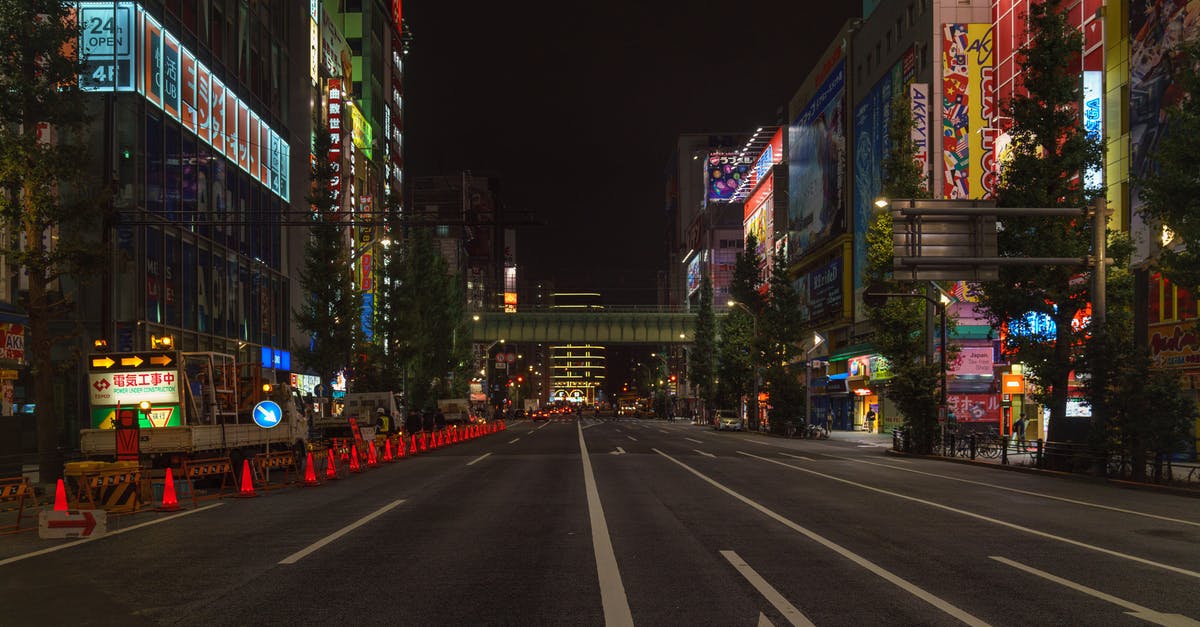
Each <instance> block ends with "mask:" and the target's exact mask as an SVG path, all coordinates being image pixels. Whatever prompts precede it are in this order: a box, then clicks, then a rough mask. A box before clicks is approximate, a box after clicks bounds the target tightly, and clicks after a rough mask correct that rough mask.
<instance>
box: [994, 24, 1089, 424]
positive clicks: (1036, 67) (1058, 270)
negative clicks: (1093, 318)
mask: <svg viewBox="0 0 1200 627" xmlns="http://www.w3.org/2000/svg"><path fill="white" fill-rule="evenodd" d="M1062 4H1063V1H1062V0H1045V1H1044V2H1041V3H1038V4H1031V5H1030V7H1029V14H1028V16H1027V23H1028V31H1029V40H1028V43H1026V44H1025V45H1024V46H1023V47H1022V48H1021V50H1020V53H1019V55H1018V59H1019V63H1020V67H1021V76H1022V78H1023V84H1024V92H1023V93H1018V95H1016V96H1013V98H1012V101H1011V102H1010V103H1008V106H1007V111H1008V113H1009V114H1010V115H1011V117H1012V126H1011V127H1010V128H1009V135H1010V136H1011V137H1012V144H1011V152H1010V155H1011V156H1010V157H1009V159H1008V161H1007V162H1006V164H1005V165H1004V167H1003V169H1002V171H1001V177H1000V182H999V185H998V187H997V191H996V202H997V205H999V206H1001V207H1083V206H1084V205H1086V204H1087V202H1088V201H1089V200H1090V198H1091V197H1092V196H1093V195H1095V194H1097V193H1099V192H1100V191H1101V190H1089V189H1085V187H1084V177H1083V173H1084V172H1086V171H1087V170H1088V169H1090V168H1096V167H1100V166H1101V165H1102V163H1101V161H1102V154H1103V153H1102V146H1101V144H1100V140H1099V139H1098V138H1096V139H1094V138H1090V137H1088V134H1087V132H1086V130H1085V129H1084V128H1083V121H1082V116H1081V115H1080V114H1079V110H1078V103H1079V102H1080V101H1081V86H1080V82H1079V76H1078V72H1077V70H1076V69H1075V68H1076V67H1077V63H1074V62H1072V61H1071V60H1073V59H1077V58H1078V57H1079V55H1080V52H1081V50H1082V35H1081V34H1080V33H1079V31H1077V30H1076V29H1075V28H1074V27H1073V26H1071V24H1070V22H1069V20H1068V16H1067V14H1066V13H1065V12H1064V11H1063V9H1062ZM1000 226H1001V229H1000V231H999V234H998V242H997V243H998V247H999V255H1000V256H1002V257H1077V258H1083V257H1086V256H1087V255H1088V254H1089V253H1090V252H1091V240H1092V227H1091V223H1090V221H1089V220H1086V219H1084V218H1082V217H1080V218H1079V219H1074V220H1071V219H1067V218H1063V217H1004V218H1001V220H1000ZM999 272H1000V276H999V280H998V281H995V282H993V283H989V284H988V286H987V289H986V290H985V291H984V294H983V295H982V296H981V297H980V308H979V309H980V311H981V312H983V313H984V314H985V315H986V316H987V317H988V318H989V321H990V322H991V324H992V326H993V327H994V328H1000V327H1002V326H1006V327H1007V328H1008V331H1009V333H1008V335H1007V337H1008V346H1007V347H1006V349H1007V350H1009V351H1010V352H1011V353H1013V354H1015V357H1016V359H1017V360H1019V361H1021V362H1024V363H1025V364H1026V365H1027V366H1028V370H1027V372H1028V376H1029V378H1031V379H1032V380H1033V381H1034V382H1035V383H1036V384H1037V385H1038V388H1039V390H1040V391H1039V392H1038V393H1037V394H1035V395H1034V398H1035V399H1036V400H1038V401H1039V402H1041V403H1043V404H1045V405H1047V406H1048V407H1049V408H1050V428H1049V434H1048V435H1049V439H1050V440H1052V441H1066V440H1078V439H1080V438H1081V437H1082V435H1083V431H1084V430H1082V429H1080V430H1073V429H1071V428H1070V426H1069V425H1068V424H1067V421H1066V408H1067V382H1068V379H1069V377H1070V373H1071V371H1072V370H1073V369H1074V368H1075V365H1076V358H1077V356H1078V353H1077V343H1078V341H1079V340H1078V334H1077V333H1076V331H1075V329H1074V328H1073V327H1072V321H1073V320H1074V319H1075V318H1076V316H1077V315H1078V314H1079V313H1080V312H1081V311H1083V310H1084V309H1085V308H1086V307H1087V303H1088V301H1089V298H1090V294H1089V291H1088V289H1089V288H1088V282H1087V281H1077V280H1075V279H1076V278H1077V277H1078V276H1079V275H1080V274H1081V273H1083V272H1084V270H1083V269H1082V268H1080V267H1078V266H1074V267H1072V266H1059V265H1043V266H1000V270H999ZM1031 312H1032V313H1034V314H1040V315H1042V316H1045V317H1047V318H1049V319H1050V320H1052V321H1053V322H1054V328H1055V330H1056V333H1055V334H1054V336H1051V335H1050V334H1049V333H1046V332H1043V331H1039V330H1037V329H1034V328H1031V327H1030V325H1028V324H1026V323H1025V322H1024V321H1025V320H1027V319H1028V318H1027V314H1029V313H1031ZM1039 326H1040V325H1039Z"/></svg>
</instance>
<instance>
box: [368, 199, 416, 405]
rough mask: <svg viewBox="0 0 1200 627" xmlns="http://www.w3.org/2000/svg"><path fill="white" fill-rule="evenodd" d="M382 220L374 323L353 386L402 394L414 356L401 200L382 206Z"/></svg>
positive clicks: (375, 259) (376, 269)
mask: <svg viewBox="0 0 1200 627" xmlns="http://www.w3.org/2000/svg"><path fill="white" fill-rule="evenodd" d="M383 206H384V219H383V224H382V226H381V228H382V233H381V234H380V238H381V240H383V241H387V242H390V243H389V244H388V245H383V244H382V243H381V244H380V245H379V246H376V247H375V248H374V263H373V266H374V270H375V273H376V281H375V319H374V322H373V324H372V335H373V337H372V338H371V340H370V341H365V342H363V343H362V346H361V347H360V348H359V354H360V355H363V356H364V357H365V358H366V359H365V361H364V362H362V363H360V364H359V365H358V366H357V367H356V368H355V373H354V385H355V386H356V387H357V388H358V389H360V390H362V391H383V390H389V391H395V390H402V389H403V388H404V383H405V367H406V365H407V364H408V362H409V360H411V359H412V356H413V355H414V349H413V347H412V345H411V343H410V342H408V341H407V338H408V335H407V334H408V331H409V327H407V326H405V325H407V324H410V322H409V320H408V318H407V317H406V316H405V310H404V307H403V306H402V304H403V302H404V298H405V296H404V290H405V289H406V287H407V286H406V285H405V283H404V276H403V273H404V254H405V250H406V246H405V245H404V242H403V241H401V234H402V233H403V228H402V224H401V221H400V197H399V194H396V193H393V194H391V195H390V196H389V197H388V198H386V199H385V202H384V205H383ZM384 238H386V239H384Z"/></svg>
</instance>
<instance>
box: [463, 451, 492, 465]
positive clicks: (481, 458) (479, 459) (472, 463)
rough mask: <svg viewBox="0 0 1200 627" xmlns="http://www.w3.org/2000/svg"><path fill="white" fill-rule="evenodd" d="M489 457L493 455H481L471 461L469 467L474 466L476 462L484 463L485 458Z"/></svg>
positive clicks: (468, 463)
mask: <svg viewBox="0 0 1200 627" xmlns="http://www.w3.org/2000/svg"><path fill="white" fill-rule="evenodd" d="M488 455H491V453H484V454H483V455H480V456H479V457H476V458H475V459H472V460H471V461H469V462H467V465H468V466H474V465H475V463H476V462H481V461H483V458H485V457H487V456H488Z"/></svg>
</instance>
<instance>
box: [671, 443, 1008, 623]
mask: <svg viewBox="0 0 1200 627" xmlns="http://www.w3.org/2000/svg"><path fill="white" fill-rule="evenodd" d="M653 450H654V452H655V453H658V454H659V455H662V456H663V457H665V458H667V459H669V460H671V461H672V462H675V464H676V465H678V466H679V467H681V468H683V469H684V470H687V471H688V472H690V473H692V474H693V475H696V476H697V477H699V478H700V479H702V480H704V481H706V482H708V483H709V484H710V485H712V486H713V487H715V488H717V489H718V490H721V491H722V492H724V493H726V494H728V495H730V496H732V497H733V498H735V499H737V500H739V501H741V502H743V503H745V504H746V505H749V506H750V507H753V508H754V509H756V510H758V511H760V512H762V513H763V514H765V515H766V516H767V517H769V518H772V519H774V520H775V521H777V522H779V523H780V524H782V525H784V526H785V527H787V528H789V529H791V530H792V531H795V532H797V533H799V534H801V535H803V536H806V537H807V538H809V539H810V540H812V541H813V542H816V543H817V544H820V545H821V546H823V547H825V548H827V549H829V550H831V551H833V552H834V553H837V554H838V555H841V556H842V557H844V558H846V559H848V560H850V561H851V562H854V563H855V564H858V565H859V566H861V567H863V568H865V569H867V570H869V571H871V572H872V573H874V574H876V575H878V576H879V577H881V578H883V579H884V580H886V581H888V582H890V583H891V584H893V585H895V586H896V587H898V588H900V589H901V590H904V591H905V592H908V593H909V594H911V595H913V596H915V597H917V598H918V599H921V600H922V601H925V602H926V603H928V604H930V605H932V606H934V607H936V608H937V609H939V610H941V611H943V612H945V613H947V614H949V615H951V616H953V617H954V618H957V619H958V620H960V621H962V622H964V623H966V624H968V625H987V623H985V622H984V621H982V620H980V619H978V618H976V617H975V616H973V615H971V614H968V613H967V612H966V611H964V610H962V609H960V608H958V607H956V606H955V605H953V604H952V603H950V602H949V601H946V600H945V599H942V598H941V597H938V596H937V595H935V594H933V593H931V592H927V591H925V590H923V589H921V588H920V587H918V586H917V585H916V584H913V583H911V582H909V581H908V580H906V579H902V578H901V577H900V576H898V575H896V574H894V573H892V572H891V571H889V570H887V569H886V568H884V567H882V566H879V565H878V564H876V563H874V562H872V561H870V560H868V559H867V558H865V557H863V556H861V555H859V554H857V553H855V552H853V551H851V550H850V549H847V548H846V547H844V546H841V545H840V544H837V543H835V542H833V541H832V540H829V539H828V538H826V537H825V536H822V535H820V534H818V533H816V532H815V531H811V530H809V529H807V528H805V527H801V526H800V525H798V524H796V523H795V522H792V521H791V520H789V519H787V518H784V517H783V516H782V515H780V514H778V513H776V512H775V511H773V510H771V509H769V508H767V507H766V506H765V505H762V504H760V503H759V502H757V501H755V500H753V499H751V498H749V497H746V496H742V495H741V494H740V493H738V492H735V491H733V490H732V489H731V488H727V487H725V486H724V485H723V484H721V483H719V482H717V481H716V480H715V479H712V478H710V477H709V476H708V475H705V474H704V473H702V472H700V471H698V470H696V469H695V468H692V467H691V466H688V465H687V464H685V463H683V462H681V461H679V460H677V459H675V458H674V457H671V456H670V455H667V454H666V453H664V452H662V451H660V450H658V449H653ZM739 452H741V451H739ZM743 454H746V453H743ZM751 457H755V456H753V455H752V456H751ZM759 459H762V458H759ZM785 465H786V464H785Z"/></svg>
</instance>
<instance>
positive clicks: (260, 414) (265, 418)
mask: <svg viewBox="0 0 1200 627" xmlns="http://www.w3.org/2000/svg"><path fill="white" fill-rule="evenodd" d="M280 420H283V409H282V408H281V407H280V406H279V403H276V402H275V401H262V402H260V403H259V404H257V405H255V406H254V424H256V425H258V426H260V427H262V428H263V429H270V428H271V427H274V426H275V425H278V424H279V421H280Z"/></svg>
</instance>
